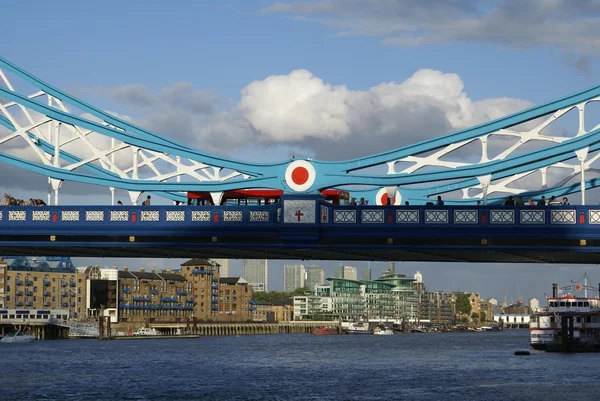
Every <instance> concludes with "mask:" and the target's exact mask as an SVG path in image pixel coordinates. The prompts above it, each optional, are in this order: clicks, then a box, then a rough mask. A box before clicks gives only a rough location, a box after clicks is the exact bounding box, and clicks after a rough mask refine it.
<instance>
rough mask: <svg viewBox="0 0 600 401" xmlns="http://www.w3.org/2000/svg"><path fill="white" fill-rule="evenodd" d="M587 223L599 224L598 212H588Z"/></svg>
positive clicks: (599, 211) (599, 212) (599, 213)
mask: <svg viewBox="0 0 600 401" xmlns="http://www.w3.org/2000/svg"><path fill="white" fill-rule="evenodd" d="M588 221H589V222H590V224H600V210H590V211H589V218H588Z"/></svg>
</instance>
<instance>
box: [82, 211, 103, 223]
mask: <svg viewBox="0 0 600 401" xmlns="http://www.w3.org/2000/svg"><path fill="white" fill-rule="evenodd" d="M85 221H104V210H86V212H85Z"/></svg>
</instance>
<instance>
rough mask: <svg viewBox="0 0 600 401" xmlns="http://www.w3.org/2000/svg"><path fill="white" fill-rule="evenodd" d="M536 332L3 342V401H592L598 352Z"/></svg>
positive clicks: (599, 385) (597, 385)
mask: <svg viewBox="0 0 600 401" xmlns="http://www.w3.org/2000/svg"><path fill="white" fill-rule="evenodd" d="M528 340H529V336H528V331H527V330H520V331H505V332H500V333H431V334H406V335H394V336H311V335H304V334H295V335H290V334H287V335H265V336H241V337H203V338H200V339H186V340H183V339H182V340H135V341H98V340H63V341H38V342H36V343H33V344H0V352H1V355H2V359H1V361H2V364H1V365H0V399H2V400H461V401H466V400H478V401H479V400H544V401H550V400H569V399H577V400H588V399H590V400H591V399H597V395H598V394H599V393H600V382H599V381H598V378H599V376H600V354H547V353H544V352H539V351H532V355H531V356H515V355H514V352H515V351H516V350H527V349H529V347H528Z"/></svg>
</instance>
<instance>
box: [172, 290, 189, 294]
mask: <svg viewBox="0 0 600 401" xmlns="http://www.w3.org/2000/svg"><path fill="white" fill-rule="evenodd" d="M175 293H176V294H177V295H187V294H188V292H187V291H185V290H177V291H176V292H175Z"/></svg>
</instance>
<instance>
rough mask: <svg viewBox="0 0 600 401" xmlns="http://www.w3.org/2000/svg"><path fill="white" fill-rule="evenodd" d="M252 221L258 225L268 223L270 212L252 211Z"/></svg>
mask: <svg viewBox="0 0 600 401" xmlns="http://www.w3.org/2000/svg"><path fill="white" fill-rule="evenodd" d="M250 221H251V222H257V223H267V222H268V221H269V211H268V210H251V211H250Z"/></svg>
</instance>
